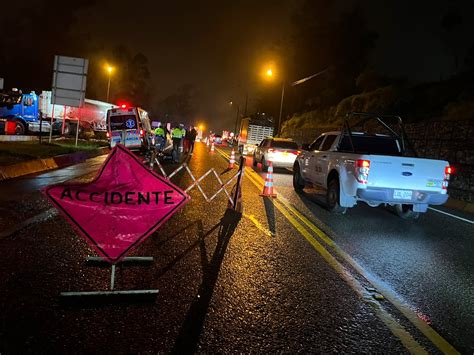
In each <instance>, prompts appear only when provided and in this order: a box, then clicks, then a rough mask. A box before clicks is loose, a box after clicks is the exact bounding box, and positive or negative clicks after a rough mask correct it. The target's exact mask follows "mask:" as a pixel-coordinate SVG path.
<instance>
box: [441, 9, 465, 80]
mask: <svg viewBox="0 0 474 355" xmlns="http://www.w3.org/2000/svg"><path fill="white" fill-rule="evenodd" d="M462 23H463V18H462V17H461V16H460V15H459V14H458V13H457V12H454V11H451V12H448V13H447V14H446V15H444V16H443V18H442V19H441V28H442V29H443V30H444V32H445V42H446V46H447V48H448V49H449V51H450V52H451V55H452V56H453V62H454V70H455V73H457V72H458V70H459V54H458V48H457V45H456V37H457V34H456V30H457V29H458V28H459V27H460V26H461V25H462Z"/></svg>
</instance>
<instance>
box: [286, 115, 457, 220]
mask: <svg viewBox="0 0 474 355" xmlns="http://www.w3.org/2000/svg"><path fill="white" fill-rule="evenodd" d="M351 116H357V117H359V116H360V117H362V118H363V119H362V121H360V122H359V123H358V124H356V125H355V126H353V127H354V128H355V127H361V126H363V125H364V124H365V123H366V122H367V121H368V120H372V121H375V122H376V123H380V125H381V127H383V128H384V129H386V132H387V133H388V134H381V133H369V132H368V131H353V130H352V129H351V128H350V126H349V124H348V121H347V120H346V122H345V123H344V126H343V129H342V130H341V131H337V132H327V133H324V134H322V135H321V136H319V137H318V138H316V140H315V141H314V142H313V143H312V144H311V145H309V146H303V149H304V151H303V152H302V153H301V154H300V155H299V156H298V158H297V159H296V161H295V164H294V167H293V186H294V189H295V190H296V191H301V190H303V188H305V187H306V186H307V185H316V186H319V187H323V188H324V189H326V198H327V205H328V209H329V210H330V211H331V212H336V213H338V212H339V213H345V212H346V210H347V208H350V207H354V206H355V205H356V204H357V202H358V201H363V202H365V203H367V204H368V205H369V206H371V207H377V206H380V205H390V206H394V207H395V210H396V212H397V213H398V215H399V216H400V217H402V218H404V219H416V218H418V216H419V213H420V212H426V211H427V209H428V206H429V205H442V204H444V203H445V202H446V201H447V199H448V194H447V187H448V181H449V178H450V175H451V174H452V172H453V169H452V167H450V165H449V163H448V162H447V161H443V160H434V159H422V158H418V157H417V156H416V153H415V152H414V151H413V149H412V150H411V153H413V154H409V153H410V149H409V147H408V144H407V142H408V140H407V137H406V135H405V134H404V129H403V124H402V121H401V118H400V117H398V116H397V117H396V118H397V119H398V120H399V122H398V123H399V127H400V133H397V132H396V131H395V130H394V129H392V128H390V126H389V125H388V124H387V123H385V122H384V121H383V120H382V116H377V115H373V114H361V113H357V114H352V115H351ZM383 117H389V116H383ZM372 130H373V128H372ZM411 155H414V156H411Z"/></svg>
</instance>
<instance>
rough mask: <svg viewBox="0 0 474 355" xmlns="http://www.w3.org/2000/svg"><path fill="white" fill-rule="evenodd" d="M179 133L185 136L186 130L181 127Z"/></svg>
mask: <svg viewBox="0 0 474 355" xmlns="http://www.w3.org/2000/svg"><path fill="white" fill-rule="evenodd" d="M181 133H182V134H183V137H185V136H186V130H185V129H184V128H181Z"/></svg>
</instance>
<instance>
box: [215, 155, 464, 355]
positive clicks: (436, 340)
mask: <svg viewBox="0 0 474 355" xmlns="http://www.w3.org/2000/svg"><path fill="white" fill-rule="evenodd" d="M218 152H219V153H220V154H221V155H223V156H224V157H226V158H227V159H229V156H228V155H227V154H226V153H225V152H223V151H222V150H220V149H218ZM245 170H246V174H245V176H246V177H248V178H249V180H250V181H252V183H253V184H254V185H255V186H256V187H257V188H263V185H264V180H263V179H262V177H261V176H260V175H259V174H257V173H256V172H255V171H254V170H253V169H250V168H246V169H245ZM279 200H280V201H281V203H282V204H283V205H284V206H285V207H286V208H287V209H288V211H290V212H291V213H292V214H293V215H294V216H295V217H296V218H298V219H299V220H300V221H301V222H303V223H304V224H305V225H306V227H307V228H309V229H310V230H311V231H312V232H313V233H315V234H316V235H317V236H318V237H319V238H320V239H321V240H322V241H323V242H324V243H325V244H326V245H328V246H330V247H331V248H332V249H333V250H334V251H335V252H336V253H337V254H338V255H339V256H340V257H341V258H343V259H344V260H345V261H346V262H348V263H349V264H350V265H351V266H352V267H353V268H354V269H355V270H356V271H357V272H358V273H359V274H360V275H362V276H363V277H364V278H365V279H366V280H368V281H369V283H371V284H372V285H373V286H374V287H375V288H376V289H377V290H378V291H379V292H380V293H381V294H382V295H383V296H384V297H385V298H386V299H387V300H388V301H389V302H390V303H391V304H393V305H394V306H395V307H396V308H397V309H398V310H399V311H400V312H401V313H402V314H403V315H404V316H405V317H406V318H407V319H408V320H409V321H410V322H411V323H412V324H413V325H414V326H415V327H416V328H417V329H418V330H419V331H420V332H422V333H423V334H424V335H425V336H426V337H427V338H428V339H429V340H430V341H431V342H432V343H433V344H434V345H435V346H436V347H437V348H438V349H439V350H440V351H442V352H443V353H445V354H459V352H458V351H457V350H456V349H455V348H454V347H453V346H452V345H451V344H450V343H448V342H447V341H446V340H445V339H444V338H443V337H442V336H441V335H440V334H438V333H437V332H436V331H435V330H434V329H433V328H432V327H430V326H429V325H428V324H427V323H425V322H424V321H423V320H421V319H420V318H419V317H418V316H417V315H416V313H415V312H413V311H412V310H411V309H410V307H409V306H408V305H406V304H405V303H403V302H402V301H400V300H399V298H398V296H397V295H396V294H395V293H394V292H393V291H391V290H390V289H388V288H387V287H385V286H384V285H383V284H381V283H380V282H378V281H377V280H375V279H374V278H373V277H371V276H370V275H368V274H367V273H366V272H365V270H364V269H363V268H362V267H361V266H360V265H359V264H358V263H357V262H356V261H355V260H354V259H353V258H352V257H350V256H349V255H348V254H347V253H346V252H344V251H343V250H342V249H341V248H339V246H337V244H335V243H334V241H333V240H332V239H331V238H330V237H329V236H328V235H327V234H326V233H324V232H323V231H322V230H321V229H320V228H318V227H317V226H315V225H314V224H313V223H312V222H311V221H310V220H309V219H308V218H306V217H305V216H304V215H303V214H301V213H300V212H299V211H298V210H297V209H296V208H294V207H293V206H292V205H291V203H290V202H289V201H288V200H286V199H285V198H283V197H279ZM274 205H275V206H276V207H277V208H278V210H280V212H281V213H282V214H283V215H284V216H285V218H287V220H288V221H290V223H292V225H293V226H294V227H295V228H296V229H297V230H298V232H300V233H301V234H302V235H303V236H304V237H305V238H306V239H307V240H308V242H310V244H311V245H312V246H313V247H314V248H315V249H316V250H317V251H318V252H319V253H320V254H321V251H320V250H319V247H316V244H314V243H313V242H312V240H313V241H314V242H316V243H318V242H317V241H316V240H314V237H313V236H312V235H311V234H309V233H308V232H307V231H306V229H304V227H303V226H302V225H301V224H300V223H299V222H297V220H295V219H294V218H293V217H292V216H291V215H290V214H289V213H288V212H287V211H286V210H285V209H284V207H283V206H282V205H281V204H280V203H279V202H277V201H274ZM283 211H284V212H283ZM290 218H291V219H290ZM303 231H304V232H303ZM308 236H309V238H310V239H308ZM318 245H319V246H320V247H321V248H323V249H324V250H325V251H326V253H328V254H329V255H331V254H330V253H329V252H328V251H327V250H326V249H325V248H324V247H323V246H322V245H321V244H319V243H318ZM321 255H323V254H321ZM323 257H324V255H323ZM331 257H332V255H331ZM325 260H326V261H327V262H328V263H329V264H330V265H331V266H332V267H333V268H334V269H335V270H336V271H337V272H339V273H340V271H339V269H338V268H336V267H334V265H333V262H332V261H331V262H329V261H328V260H327V259H326V257H325ZM334 260H335V261H336V262H337V260H336V259H334ZM340 266H341V267H343V266H342V265H340ZM346 272H347V271H346ZM341 276H342V274H341ZM351 277H352V276H351ZM344 279H346V278H345V277H344ZM346 281H347V280H346ZM356 282H357V281H356ZM349 284H351V283H349ZM351 286H353V285H352V284H351ZM353 288H354V287H353ZM377 304H378V303H377ZM378 313H379V312H378ZM382 313H383V314H378V315H379V317H381V319H382V317H383V319H382V320H383V321H384V323H385V324H386V325H387V326H388V327H389V328H390V330H392V332H393V334H394V335H395V336H397V337H399V339H400V340H401V341H402V342H403V344H404V345H405V346H406V347H407V349H408V350H409V351H410V352H411V351H412V349H418V350H417V351H419V350H420V348H417V346H416V345H418V346H419V344H418V343H417V342H416V341H415V340H414V339H413V338H411V335H410V334H408V336H409V337H410V338H411V339H412V340H413V341H415V343H416V344H413V343H412V341H411V340H410V339H409V338H406V334H405V333H406V331H405V330H404V329H403V327H401V326H400V325H399V324H398V323H397V322H396V321H395V320H394V319H393V318H392V317H391V316H390V314H388V312H386V311H385V310H383V312H382ZM387 316H388V317H387ZM392 321H393V322H395V323H396V324H397V325H399V326H400V327H401V329H398V328H397V327H395V328H394V325H393V324H392ZM404 332H405V333H404ZM400 336H401V337H403V339H402V338H400ZM413 346H415V347H413ZM420 347H421V346H420ZM421 349H422V350H423V351H424V349H423V348H421Z"/></svg>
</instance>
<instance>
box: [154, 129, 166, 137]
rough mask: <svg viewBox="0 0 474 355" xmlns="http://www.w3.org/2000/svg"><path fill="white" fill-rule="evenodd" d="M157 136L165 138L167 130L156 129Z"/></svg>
mask: <svg viewBox="0 0 474 355" xmlns="http://www.w3.org/2000/svg"><path fill="white" fill-rule="evenodd" d="M155 136H162V137H164V136H165V130H164V129H163V128H161V127H158V128H155Z"/></svg>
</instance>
